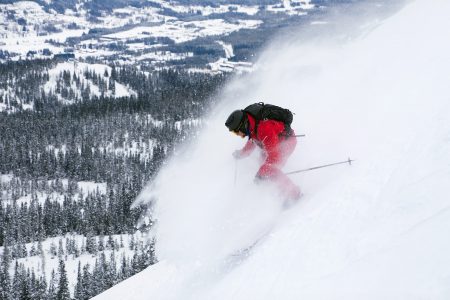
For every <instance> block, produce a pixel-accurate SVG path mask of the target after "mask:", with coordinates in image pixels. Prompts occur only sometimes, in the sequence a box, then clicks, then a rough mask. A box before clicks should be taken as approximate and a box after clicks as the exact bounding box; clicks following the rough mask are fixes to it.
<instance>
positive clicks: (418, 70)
mask: <svg viewBox="0 0 450 300" xmlns="http://www.w3.org/2000/svg"><path fill="white" fill-rule="evenodd" d="M449 14H450V3H449V2H448V1H445V0H437V1H434V2H433V5H430V4H429V1H426V0H417V1H413V2H411V3H409V4H408V5H406V6H405V7H404V8H403V9H402V10H401V11H400V12H398V13H397V14H395V15H394V16H392V17H390V18H388V19H385V20H383V21H382V23H381V24H377V26H375V27H376V28H374V29H373V30H371V31H369V32H365V34H364V35H360V36H358V37H355V35H350V36H351V37H352V38H347V37H349V36H345V35H339V37H344V38H343V39H339V42H336V43H334V42H330V41H328V42H323V41H322V42H315V43H306V42H305V41H301V42H297V41H293V40H290V41H289V42H287V43H285V44H283V45H276V46H274V47H273V49H268V51H267V52H266V53H265V54H264V55H263V57H262V59H261V62H260V63H259V66H258V69H257V71H256V72H254V73H253V74H251V75H249V76H248V77H247V78H246V79H245V80H242V79H241V80H239V81H237V82H234V83H233V84H231V85H230V86H229V87H228V88H227V90H226V91H225V92H224V94H223V95H222V97H223V102H222V105H221V106H220V107H218V108H216V109H215V111H214V112H213V113H212V115H213V117H211V119H210V122H209V126H208V127H207V128H206V129H205V130H204V131H203V133H202V135H201V136H200V137H199V138H198V139H197V140H196V141H195V142H194V143H193V144H192V145H187V146H186V149H184V151H181V152H180V154H178V155H176V156H174V157H173V158H172V160H171V161H170V162H169V163H168V164H167V166H166V167H165V168H164V169H163V170H162V171H161V172H160V174H159V176H158V178H157V180H156V182H155V184H154V186H152V187H149V188H148V190H147V191H145V192H144V193H143V194H142V195H141V199H140V201H148V200H149V199H152V200H153V201H156V206H155V215H156V218H157V225H156V228H155V234H156V238H157V244H156V247H157V249H156V251H157V255H158V257H159V259H160V262H159V263H158V264H156V265H154V266H152V267H150V268H148V269H147V270H145V271H144V272H142V273H140V274H138V275H136V276H135V277H133V278H131V279H129V280H127V281H125V282H123V283H121V284H119V285H117V286H115V287H114V288H112V289H111V290H108V291H106V292H105V293H103V294H101V295H99V296H98V297H96V298H95V299H108V300H110V299H396V300H397V299H449V298H450V268H449V265H450V256H449V255H448V253H450V239H449V238H448V233H449V232H450V199H449V196H448V195H449V193H448V183H449V182H450V113H449V112H450V101H449V100H450V85H449V84H448V83H449V82H450V73H449V72H448V70H449V68H450V56H449V55H448V53H450V42H449V40H448V38H447V37H448V36H449V34H450V21H449V19H448V15H449ZM425 20H426V21H425ZM352 27H353V28H355V26H352ZM373 27H374V26H373V24H371V26H369V27H367V26H366V27H364V28H373ZM336 36H337V35H336ZM342 40H346V42H342ZM299 44H300V45H299ZM281 50H282V51H281ZM255 100H265V101H267V102H272V103H275V104H279V105H282V106H286V107H289V108H291V109H292V110H293V111H294V112H295V113H296V115H295V120H294V123H293V127H294V128H295V129H296V130H297V132H298V133H306V134H307V137H306V138H305V139H302V140H301V141H299V144H298V147H297V149H296V151H295V152H294V154H293V156H292V157H291V159H290V160H289V162H288V165H287V166H286V168H285V169H286V171H290V170H295V169H300V168H304V167H309V166H314V165H317V164H321V163H330V162H334V161H340V160H343V159H347V157H348V156H351V157H352V158H353V159H356V162H355V163H354V164H353V165H352V166H350V167H349V166H344V165H342V166H336V167H331V168H327V169H322V170H320V171H319V170H317V171H312V172H308V173H302V174H299V175H293V176H292V178H293V180H295V181H296V182H297V183H298V184H299V185H300V186H301V187H302V190H303V192H304V194H305V195H304V197H303V198H302V200H301V201H300V203H298V204H297V205H296V206H294V207H292V208H291V209H290V210H286V211H283V210H282V209H281V200H280V199H279V197H277V195H276V192H275V191H273V190H272V189H271V188H270V187H265V186H255V185H254V184H253V182H252V177H253V175H254V173H255V172H256V170H257V168H258V155H257V154H256V153H255V154H254V155H253V156H252V157H251V158H249V159H247V160H244V161H239V162H238V163H235V162H234V161H233V159H232V157H231V152H232V151H233V150H234V149H236V148H237V147H239V146H241V145H242V144H243V142H244V141H243V140H240V139H239V138H237V137H236V136H232V135H230V134H229V133H227V131H226V129H225V127H224V125H223V123H224V120H225V119H226V117H227V115H228V113H229V112H230V111H232V110H233V109H235V108H238V107H243V106H245V105H247V104H248V103H251V102H252V101H255ZM261 236H263V238H262V239H260V241H259V242H258V243H257V244H256V245H255V246H254V247H253V248H252V249H251V250H250V251H249V252H248V253H246V254H242V255H237V256H236V255H234V256H233V255H232V254H233V253H234V254H235V253H236V251H237V250H239V249H242V248H244V247H246V246H249V245H251V244H253V243H254V242H255V241H256V240H258V238H259V237H261Z"/></svg>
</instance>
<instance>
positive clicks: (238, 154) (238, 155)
mask: <svg viewBox="0 0 450 300" xmlns="http://www.w3.org/2000/svg"><path fill="white" fill-rule="evenodd" d="M232 155H233V157H234V158H235V159H241V158H242V151H241V150H236V151H234V152H233V154H232Z"/></svg>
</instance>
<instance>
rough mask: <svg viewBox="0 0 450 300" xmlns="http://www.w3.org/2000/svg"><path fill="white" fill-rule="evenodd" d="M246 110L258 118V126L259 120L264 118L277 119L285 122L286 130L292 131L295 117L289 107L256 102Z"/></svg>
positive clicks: (245, 109)
mask: <svg viewBox="0 0 450 300" xmlns="http://www.w3.org/2000/svg"><path fill="white" fill-rule="evenodd" d="M244 111H245V112H247V113H249V114H250V115H252V117H253V118H255V120H256V128H257V127H258V123H259V121H262V120H275V121H280V122H283V123H284V127H285V131H286V132H290V131H291V124H292V120H293V118H294V116H293V114H292V112H291V111H290V110H289V109H286V108H282V107H279V106H276V105H272V104H264V103H263V102H259V103H254V104H251V105H249V106H247V107H246V108H244Z"/></svg>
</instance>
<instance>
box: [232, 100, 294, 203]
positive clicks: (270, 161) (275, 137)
mask: <svg viewBox="0 0 450 300" xmlns="http://www.w3.org/2000/svg"><path fill="white" fill-rule="evenodd" d="M257 105H259V106H262V107H263V108H264V106H265V107H269V108H275V109H279V110H281V111H287V112H288V113H289V114H290V116H291V119H290V122H292V113H291V112H290V111H288V110H286V109H282V108H280V107H278V106H273V105H270V104H264V103H259V104H253V105H251V106H248V107H247V108H245V109H244V110H235V111H234V112H232V113H231V114H230V116H229V117H228V119H227V120H226V122H225V126H226V127H227V128H228V130H229V131H230V132H233V133H235V134H236V135H238V136H240V137H242V138H245V137H248V138H249V139H248V141H247V143H246V144H245V146H244V147H243V148H242V149H241V150H236V151H234V152H233V156H234V158H235V159H241V158H245V157H247V156H249V155H250V154H251V153H252V152H253V150H254V149H255V148H256V146H259V147H260V148H261V149H262V151H263V153H262V154H263V159H264V163H263V164H262V166H261V167H260V168H259V170H258V172H257V173H256V177H255V182H257V183H259V182H261V181H264V180H270V181H271V182H274V183H275V184H276V186H277V187H278V189H279V190H280V192H281V194H282V196H283V197H284V198H285V199H286V200H287V201H295V200H298V199H299V198H300V196H301V191H300V188H299V187H298V186H297V185H295V184H294V183H293V182H292V181H291V180H290V179H289V178H288V177H287V175H285V174H284V173H283V172H282V171H281V170H280V168H282V167H283V166H284V164H285V163H286V160H287V159H288V158H289V156H290V155H291V154H292V152H293V151H294V149H295V146H296V144H297V138H296V137H295V133H294V130H292V129H291V128H290V126H286V123H285V122H283V121H281V120H274V119H270V116H269V118H261V119H258V116H257V115H259V117H261V114H252V113H249V111H252V109H251V107H256V106H257ZM249 108H250V109H249ZM258 109H259V108H258ZM267 114H270V112H269V113H267V110H266V115H267ZM278 119H280V118H278ZM290 122H289V125H290Z"/></svg>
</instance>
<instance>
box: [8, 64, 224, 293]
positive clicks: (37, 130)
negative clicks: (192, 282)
mask: <svg viewBox="0 0 450 300" xmlns="http://www.w3.org/2000/svg"><path fill="white" fill-rule="evenodd" d="M55 64H56V62H54V61H50V60H49V61H39V62H36V63H33V62H16V63H12V62H10V63H7V64H3V65H0V78H2V80H1V82H3V83H4V84H3V86H0V88H3V89H6V88H8V87H10V86H11V85H10V84H11V83H12V82H13V83H14V89H15V97H18V98H17V99H8V103H11V102H15V103H30V104H32V107H33V109H32V110H27V109H23V107H22V106H20V105H17V107H16V108H17V109H16V110H14V112H11V111H8V112H7V111H4V112H0V175H1V180H0V202H1V205H0V229H1V230H0V246H3V253H2V256H1V265H2V267H1V268H0V298H1V299H70V297H72V298H74V299H89V298H90V297H92V296H94V295H96V294H98V293H100V292H101V291H103V290H104V289H106V288H109V287H110V286H112V285H113V284H115V283H117V282H119V281H120V280H123V279H124V278H126V277H129V276H131V275H132V274H134V273H136V272H138V271H140V270H142V269H143V268H145V267H146V266H148V265H149V264H152V263H154V262H155V261H156V258H155V257H154V254H153V247H152V245H151V243H150V244H148V242H145V241H139V242H138V241H136V242H128V243H125V244H131V246H128V247H130V249H133V250H132V251H131V252H130V254H131V255H132V257H127V256H125V254H124V257H123V259H122V261H121V262H115V257H114V255H112V254H111V257H110V258H109V260H108V261H109V262H108V263H106V260H107V259H106V258H105V251H106V250H109V252H111V251H119V250H120V249H121V248H123V247H126V246H124V245H123V243H121V242H118V241H117V236H118V235H120V236H122V235H126V236H128V237H129V236H133V237H134V233H135V232H136V230H138V228H137V224H138V223H137V222H138V220H139V218H140V217H141V216H142V213H143V212H144V211H146V210H147V209H148V208H147V207H145V206H140V207H134V208H132V206H131V204H132V203H133V201H134V199H135V198H136V196H137V195H138V194H139V192H140V191H141V189H142V188H143V186H144V185H145V184H146V183H147V182H148V181H149V180H151V178H152V177H153V176H154V175H155V174H156V173H157V171H158V169H159V168H160V166H161V164H163V162H164V160H165V158H166V157H167V156H168V155H170V154H171V153H172V152H173V150H174V149H175V147H176V145H177V143H179V142H180V141H182V140H185V139H188V138H191V137H192V136H195V134H196V132H197V131H198V129H199V128H198V127H199V126H200V124H201V118H202V115H203V114H204V113H205V112H206V111H207V110H208V108H209V107H210V105H211V102H212V101H213V100H214V97H213V95H214V94H215V93H216V91H217V90H218V89H219V88H220V87H221V86H222V84H224V82H225V80H226V78H225V76H223V75H212V74H205V73H187V72H180V71H171V70H163V71H158V72H143V71H141V70H139V69H137V68H132V67H116V66H112V72H111V74H101V75H102V76H100V74H96V73H95V72H90V74H86V75H85V76H86V77H88V78H90V79H93V80H96V81H97V82H100V81H101V80H103V81H105V83H104V84H100V86H104V88H105V89H106V90H107V89H110V86H111V85H110V82H118V83H120V84H123V85H125V86H127V87H130V88H132V89H133V90H134V91H136V95H131V96H128V97H120V98H117V97H108V96H106V93H102V94H101V95H100V96H92V95H90V94H89V93H87V92H86V93H83V92H82V93H79V94H78V96H76V95H77V93H75V92H73V93H71V92H70V91H68V92H67V93H65V95H66V96H68V97H69V98H64V99H66V100H67V99H69V100H70V101H60V100H61V97H58V95H55V94H52V93H46V92H44V91H43V90H42V89H41V88H40V87H41V86H42V85H43V84H45V82H46V81H48V78H49V76H48V69H49V68H51V67H52V66H54V65H55ZM105 75H106V76H105ZM59 78H60V80H61V83H60V88H61V89H60V93H61V92H62V90H63V89H64V88H73V87H74V86H76V81H77V80H79V78H77V76H76V74H70V73H64V74H61V76H60V77H59ZM105 78H108V81H110V82H106V79H105ZM5 82H7V83H8V84H9V85H6V84H5ZM74 83H75V84H74ZM69 95H72V96H73V98H71V99H70V96H69ZM19 97H22V98H19ZM18 99H19V100H18ZM2 101H3V102H5V99H4V98H3V99H2ZM86 182H87V183H89V184H90V185H94V186H97V189H94V190H88V191H86V190H83V187H84V186H85V185H86ZM99 186H101V187H103V188H101V189H100V188H98V187H99ZM150 225H151V222H150ZM74 236H78V238H77V239H76V238H71V237H74ZM104 237H108V240H109V244H108V243H106V244H108V246H106V245H103V246H102V244H103V242H102V241H103V239H104ZM55 238H60V239H63V238H64V239H65V242H64V243H62V244H64V246H62V245H60V247H59V248H61V250H55V249H56V248H57V247H53V246H52V247H50V248H51V249H53V250H50V252H54V253H50V254H53V255H55V256H58V258H59V260H60V264H59V267H58V270H55V272H56V273H54V274H52V275H51V276H52V277H51V278H50V274H43V273H42V272H41V273H39V272H37V270H30V269H26V268H25V266H23V265H21V264H19V263H18V262H17V259H20V258H24V257H32V256H39V255H42V252H46V251H45V250H42V246H39V245H42V243H46V241H47V242H48V241H49V239H55ZM66 239H67V240H66ZM93 240H94V241H93ZM114 240H116V241H115V242H114ZM71 241H72V242H71ZM77 241H78V242H79V241H82V243H83V244H82V245H74V244H76V243H78V242H77ZM60 244H61V243H60ZM139 244H140V245H141V246H137V245H139ZM144 244H145V245H144ZM25 245H27V246H25ZM30 245H31V246H30ZM92 245H95V246H92ZM30 247H31V248H32V249H30ZM39 249H40V250H39ZM58 252H60V255H58ZM61 253H65V254H64V255H62V254H61ZM83 253H89V254H90V255H94V256H95V257H96V262H95V264H93V265H91V266H81V265H80V266H79V278H78V283H77V288H76V290H75V294H73V295H69V296H67V295H68V292H67V291H66V288H65V286H66V283H65V281H67V278H66V279H64V277H65V275H64V272H65V271H63V270H64V268H65V267H64V263H65V261H66V259H67V258H68V257H69V259H70V257H71V256H72V257H76V255H81V254H83ZM70 255H71V256H70ZM14 260H16V261H15V265H14ZM106 265H107V266H108V267H106ZM111 265H114V266H115V267H113V268H111V267H110V266H111ZM13 266H14V271H13V272H12V273H13V274H12V275H11V269H12V268H13ZM108 268H109V269H108ZM8 270H9V271H8ZM41 271H42V270H41ZM100 273H101V274H109V275H102V276H106V277H108V276H109V277H108V278H109V279H105V280H104V282H102V283H98V282H94V281H93V279H92V278H103V277H102V276H100V275H99V274H100ZM99 276H100V277H99ZM53 277H54V278H53ZM89 278H90V279H89ZM89 280H90V281H89ZM49 282H50V284H48V283H49ZM89 282H91V283H89ZM94 285H95V286H94Z"/></svg>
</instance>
